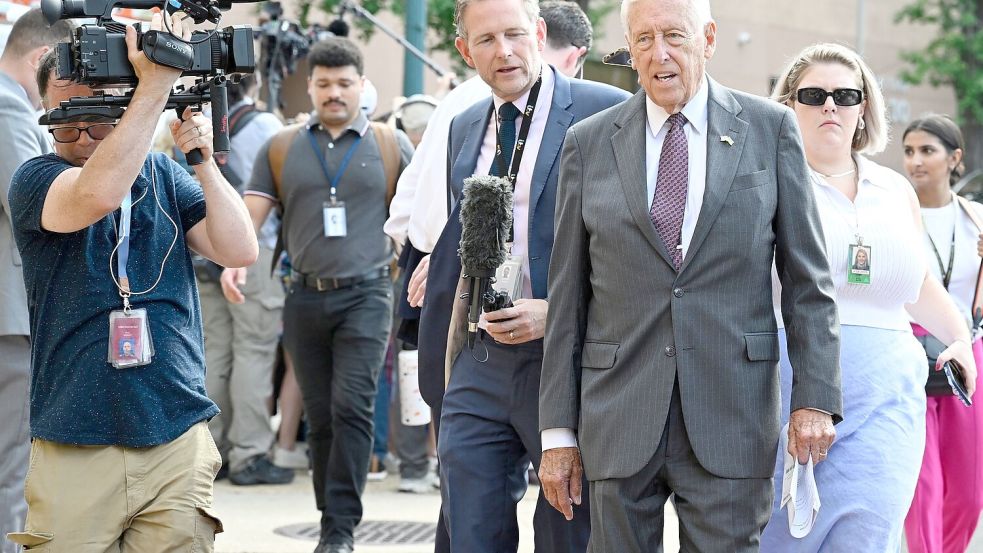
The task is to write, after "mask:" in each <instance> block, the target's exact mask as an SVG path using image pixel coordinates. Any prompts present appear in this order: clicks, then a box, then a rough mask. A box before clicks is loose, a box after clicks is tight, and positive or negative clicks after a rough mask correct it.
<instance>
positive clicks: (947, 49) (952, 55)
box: [895, 0, 983, 168]
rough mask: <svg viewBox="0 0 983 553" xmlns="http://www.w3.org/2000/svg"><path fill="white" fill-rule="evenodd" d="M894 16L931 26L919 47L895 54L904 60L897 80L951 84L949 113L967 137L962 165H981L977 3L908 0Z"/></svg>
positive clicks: (982, 72)
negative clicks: (954, 108) (953, 110)
mask: <svg viewBox="0 0 983 553" xmlns="http://www.w3.org/2000/svg"><path fill="white" fill-rule="evenodd" d="M895 20H896V22H905V23H914V24H919V25H923V26H926V27H933V28H934V29H935V36H934V37H933V38H932V40H931V41H930V42H929V43H928V45H927V46H925V48H923V49H921V50H913V51H904V52H902V53H901V58H902V59H903V60H904V61H906V62H908V68H907V69H906V70H905V71H904V72H903V73H902V78H904V79H905V80H906V81H908V82H910V83H912V84H921V83H924V82H928V83H929V84H931V85H932V86H951V87H952V89H953V91H954V92H955V94H956V99H957V101H958V104H959V107H958V113H957V114H954V115H956V116H957V118H958V120H959V122H960V124H961V125H962V127H963V133H964V134H965V135H966V140H967V146H968V148H967V149H968V151H967V152H966V154H967V155H966V156H965V159H966V164H967V166H969V167H970V168H977V167H981V166H983V1H981V0H914V1H913V2H911V3H910V4H908V5H906V6H905V7H904V8H903V9H902V10H901V11H900V12H898V14H897V15H896V17H895Z"/></svg>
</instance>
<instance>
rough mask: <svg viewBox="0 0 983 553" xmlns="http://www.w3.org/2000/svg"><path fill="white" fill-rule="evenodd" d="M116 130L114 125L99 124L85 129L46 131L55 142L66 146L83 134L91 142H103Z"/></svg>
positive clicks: (73, 128) (60, 128) (70, 128)
mask: <svg viewBox="0 0 983 553" xmlns="http://www.w3.org/2000/svg"><path fill="white" fill-rule="evenodd" d="M115 128H116V124H115V123H99V124H97V125H89V126H88V127H85V128H80V127H57V128H54V129H48V132H50V133H51V136H53V137H55V142H58V143H60V144H68V143H71V142H75V141H76V140H78V139H79V137H81V136H82V133H83V132H85V133H86V134H88V135H89V138H91V139H92V140H103V139H104V138H106V137H107V136H109V133H111V132H113V129H115Z"/></svg>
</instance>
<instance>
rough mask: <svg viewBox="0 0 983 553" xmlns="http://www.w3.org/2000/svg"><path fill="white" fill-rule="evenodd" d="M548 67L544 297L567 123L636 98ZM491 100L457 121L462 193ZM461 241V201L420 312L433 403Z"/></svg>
mask: <svg viewBox="0 0 983 553" xmlns="http://www.w3.org/2000/svg"><path fill="white" fill-rule="evenodd" d="M544 70H552V71H553V75H554V78H555V81H554V83H555V84H554V86H553V102H552V105H551V106H550V112H549V118H548V119H547V121H546V129H545V131H544V136H543V140H542V143H541V144H540V147H539V155H538V156H537V157H536V167H535V169H534V170H533V176H532V189H531V190H530V197H529V229H528V237H529V253H528V255H529V272H530V276H531V278H532V293H533V297H534V298H538V299H543V298H546V277H547V272H548V271H549V263H550V253H551V252H552V251H553V212H554V211H555V207H556V180H557V176H558V175H559V173H560V150H561V149H562V147H563V139H564V137H565V136H566V133H567V129H569V128H570V127H571V126H573V124H574V123H576V122H578V121H580V120H581V119H585V118H587V117H589V116H591V115H593V114H595V113H597V112H599V111H602V110H605V109H607V108H609V107H611V106H613V105H616V104H619V103H621V102H623V101H624V100H626V99H627V98H629V94H628V93H627V92H625V91H623V90H621V89H618V88H614V87H612V86H609V85H606V84H601V83H595V82H591V81H582V80H578V79H569V78H567V77H566V76H564V75H563V74H562V73H560V72H559V71H556V70H555V69H553V68H552V67H549V66H544ZM491 103H492V100H491V99H489V100H484V101H481V102H478V103H477V104H475V105H473V106H471V107H470V108H468V109H467V110H465V111H464V112H462V113H461V114H459V115H458V116H457V117H455V118H454V120H453V121H452V122H451V130H450V135H449V138H448V156H449V159H451V160H452V161H453V163H452V164H451V169H450V180H449V185H450V188H451V190H452V193H453V196H454V198H457V197H459V196H460V194H461V189H462V188H463V186H464V179H465V178H467V177H470V176H471V175H473V174H474V171H475V166H476V165H477V163H478V154H479V152H480V151H481V144H482V141H483V140H484V137H485V131H486V129H487V128H488V123H489V117H490V115H491V111H492V110H491V107H490V106H491ZM455 203H456V202H455ZM460 241H461V219H460V205H456V206H455V207H454V210H453V212H452V213H451V215H450V218H449V219H448V221H447V224H446V225H445V226H444V230H443V232H442V233H441V235H440V238H439V239H438V240H437V244H436V245H435V246H434V249H433V252H431V254H430V268H429V272H428V275H427V292H426V299H425V301H424V305H423V312H422V314H421V317H420V330H419V343H418V348H419V367H420V368H419V371H420V372H419V378H420V392H421V393H422V394H423V398H424V399H425V400H426V401H427V403H428V404H429V405H431V406H432V407H436V406H438V405H439V403H440V401H441V398H442V397H443V394H444V361H445V359H444V356H445V355H446V349H447V330H448V325H449V324H450V319H451V311H452V309H453V302H454V295H455V291H456V290H457V284H458V281H459V279H460V276H461V260H460V258H459V257H458V255H457V249H458V246H459V243H460Z"/></svg>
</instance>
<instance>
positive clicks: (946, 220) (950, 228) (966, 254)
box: [922, 199, 983, 324]
mask: <svg viewBox="0 0 983 553" xmlns="http://www.w3.org/2000/svg"><path fill="white" fill-rule="evenodd" d="M971 205H972V208H973V209H975V210H976V213H977V214H979V216H980V217H981V218H983V205H980V204H978V203H976V202H971ZM922 221H923V222H924V223H925V230H926V232H925V234H924V238H923V239H922V240H923V243H924V244H925V260H926V263H928V271H929V273H930V274H931V275H932V276H933V277H935V278H936V280H938V281H939V282H942V275H943V274H942V269H941V268H940V267H939V261H938V259H937V258H936V257H935V252H934V251H933V248H932V246H933V243H932V242H933V241H934V246H935V248H937V250H938V253H939V258H941V260H942V266H943V267H945V268H948V266H949V252H950V251H952V250H953V249H954V250H955V253H956V256H955V257H956V258H955V259H954V260H953V267H952V279H951V280H950V281H949V295H950V296H952V300H953V301H954V302H956V307H958V308H959V314H960V315H962V316H963V318H964V319H966V321H967V324H968V323H969V317H970V304H971V303H972V301H973V294H974V293H975V292H976V276H977V274H978V273H979V270H980V257H979V255H977V253H976V242H977V240H978V239H979V238H978V237H979V234H980V229H978V228H976V224H975V223H973V220H972V219H970V218H969V216H967V215H966V212H965V211H963V209H962V207H960V206H959V204H958V202H956V200H955V199H953V201H951V202H949V204H948V205H945V206H943V207H935V208H929V207H923V208H922ZM929 237H931V241H930V239H929ZM953 238H955V248H952V245H953Z"/></svg>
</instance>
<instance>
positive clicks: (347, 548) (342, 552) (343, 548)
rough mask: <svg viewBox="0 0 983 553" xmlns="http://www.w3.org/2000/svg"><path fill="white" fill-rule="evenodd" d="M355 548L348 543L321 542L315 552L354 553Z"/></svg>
mask: <svg viewBox="0 0 983 553" xmlns="http://www.w3.org/2000/svg"><path fill="white" fill-rule="evenodd" d="M353 551H354V549H353V548H352V546H351V545H350V544H347V543H319V544H317V548H315V549H314V553H352V552H353Z"/></svg>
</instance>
